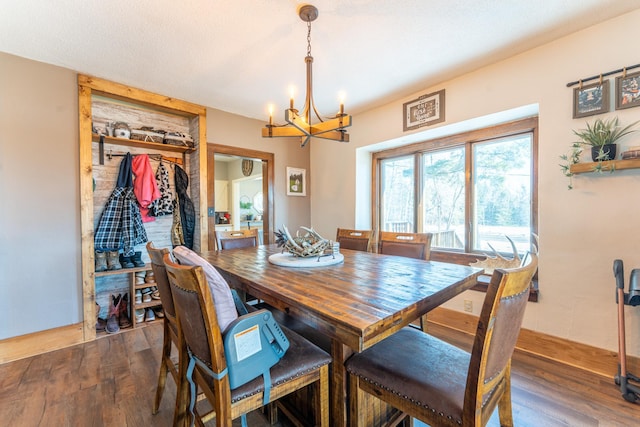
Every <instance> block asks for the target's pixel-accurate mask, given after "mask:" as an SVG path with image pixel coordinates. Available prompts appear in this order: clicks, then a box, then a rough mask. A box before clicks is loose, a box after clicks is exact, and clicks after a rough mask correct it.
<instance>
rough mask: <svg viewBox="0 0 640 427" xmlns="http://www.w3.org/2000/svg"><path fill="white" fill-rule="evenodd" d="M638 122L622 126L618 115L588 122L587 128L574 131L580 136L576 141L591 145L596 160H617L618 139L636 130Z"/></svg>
mask: <svg viewBox="0 0 640 427" xmlns="http://www.w3.org/2000/svg"><path fill="white" fill-rule="evenodd" d="M637 123H638V122H634V123H631V124H630V125H628V126H625V127H622V125H620V122H619V120H618V118H617V117H614V118H612V119H610V120H606V119H596V120H595V121H594V122H593V124H592V125H591V124H589V123H587V128H586V129H579V130H574V131H573V133H574V134H575V135H576V136H577V137H578V138H580V140H579V141H576V142H575V143H574V145H575V144H578V145H579V146H580V147H584V146H589V147H591V158H592V159H593V161H594V162H601V161H605V160H615V158H616V151H617V141H618V140H619V139H620V138H622V137H623V136H626V135H628V134H630V133H631V132H635V129H633V127H634V126H635V125H636V124H637Z"/></svg>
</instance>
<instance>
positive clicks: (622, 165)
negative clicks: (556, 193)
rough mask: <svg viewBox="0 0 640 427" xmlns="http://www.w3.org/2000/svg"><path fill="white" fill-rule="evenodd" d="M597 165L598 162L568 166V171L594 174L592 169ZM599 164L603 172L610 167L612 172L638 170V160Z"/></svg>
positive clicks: (609, 161) (639, 165) (610, 161)
mask: <svg viewBox="0 0 640 427" xmlns="http://www.w3.org/2000/svg"><path fill="white" fill-rule="evenodd" d="M598 163H600V162H589V163H576V164H575V165H571V166H570V168H569V171H570V172H571V173H573V174H578V173H588V172H595V170H594V169H595V168H596V166H597V165H598ZM601 163H602V170H603V171H610V170H611V166H612V165H613V167H614V170H623V169H639V168H640V159H630V160H607V161H604V162H601Z"/></svg>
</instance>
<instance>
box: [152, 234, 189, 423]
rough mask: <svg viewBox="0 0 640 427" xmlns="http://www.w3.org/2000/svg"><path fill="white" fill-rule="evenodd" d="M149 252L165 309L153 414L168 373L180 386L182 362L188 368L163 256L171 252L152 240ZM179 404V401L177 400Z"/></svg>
mask: <svg viewBox="0 0 640 427" xmlns="http://www.w3.org/2000/svg"><path fill="white" fill-rule="evenodd" d="M147 252H148V253H149V257H150V258H151V269H152V270H153V275H154V277H155V280H156V285H157V287H158V292H159V293H160V301H161V302H162V308H163V311H164V320H163V338H162V358H161V361H160V372H159V374H158V386H157V387H156V397H155V400H154V402H153V411H152V412H153V414H157V413H158V409H159V408H160V401H161V400H162V395H163V394H164V388H165V385H166V382H167V373H170V374H171V377H172V378H173V381H174V382H175V383H176V387H178V384H179V379H180V373H179V371H180V368H181V366H180V362H182V363H184V364H185V365H184V367H182V368H183V369H186V362H185V361H184V360H182V361H181V360H180V355H179V353H180V351H179V345H180V344H179V340H178V323H177V320H176V309H175V306H174V304H173V296H172V295H171V288H170V285H169V278H168V277H167V270H166V269H165V266H164V261H163V257H164V255H165V254H168V253H169V250H168V249H167V248H160V249H158V248H155V247H154V246H153V243H152V242H148V243H147ZM172 344H173V345H175V346H176V348H177V349H178V354H176V355H174V357H175V358H177V359H178V363H177V364H176V363H175V362H174V361H173V359H172V357H171V356H172V354H171V353H172V347H173V346H172ZM176 404H177V402H176ZM177 414H178V408H177V406H176V409H175V411H174V425H175V424H176V417H177Z"/></svg>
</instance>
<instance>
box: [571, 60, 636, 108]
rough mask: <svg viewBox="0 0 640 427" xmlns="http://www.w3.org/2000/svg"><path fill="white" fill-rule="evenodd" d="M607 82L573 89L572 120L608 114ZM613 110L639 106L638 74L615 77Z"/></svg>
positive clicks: (603, 81)
mask: <svg viewBox="0 0 640 427" xmlns="http://www.w3.org/2000/svg"><path fill="white" fill-rule="evenodd" d="M610 85H611V84H610V82H609V80H608V79H607V80H602V78H600V81H598V82H597V83H592V84H588V85H582V84H581V85H580V86H579V87H577V88H575V89H573V118H574V119H577V118H580V117H587V116H593V115H596V114H603V113H607V112H609V110H610V108H611V105H610V104H611V102H610V95H609V91H610V89H609V87H610ZM614 97H615V109H616V110H622V109H625V108H632V107H637V106H640V72H636V73H633V74H627V73H626V71H625V72H624V73H623V75H621V76H618V77H616V84H615V94H614Z"/></svg>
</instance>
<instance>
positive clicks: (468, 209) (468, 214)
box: [464, 142, 475, 253]
mask: <svg viewBox="0 0 640 427" xmlns="http://www.w3.org/2000/svg"><path fill="white" fill-rule="evenodd" d="M464 148H465V156H464V158H465V174H464V176H465V179H464V181H465V182H464V191H465V196H464V197H465V209H464V215H465V233H466V239H465V247H464V251H465V252H466V253H470V252H471V248H473V229H474V226H475V224H473V218H474V217H473V201H474V199H473V197H474V195H473V186H472V177H473V155H472V154H473V150H472V144H471V143H470V142H467V143H466V144H465V147H464Z"/></svg>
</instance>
